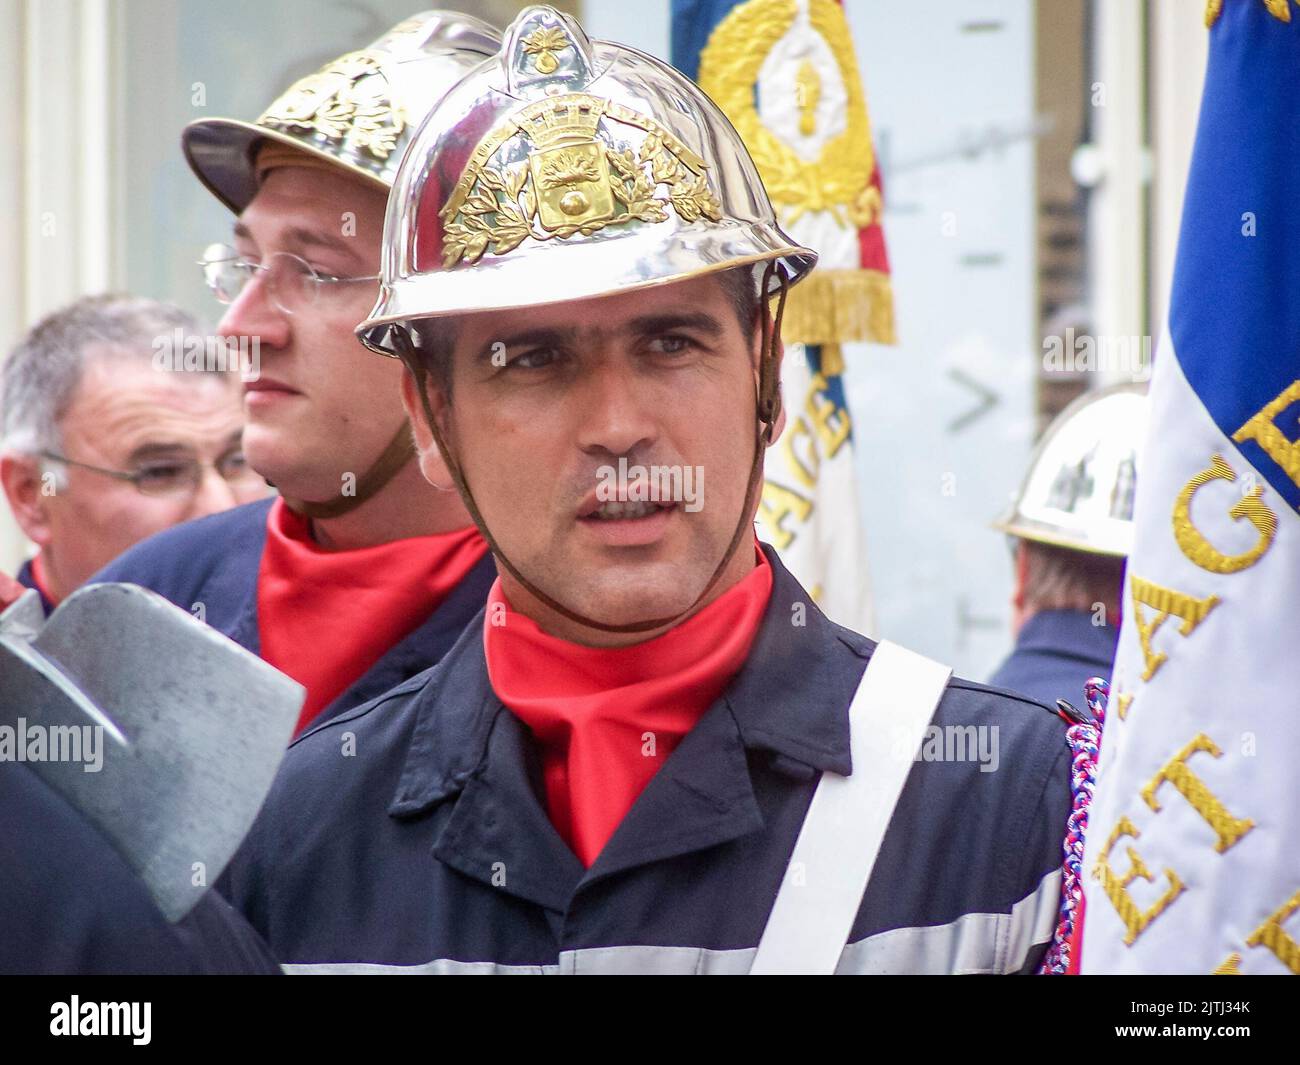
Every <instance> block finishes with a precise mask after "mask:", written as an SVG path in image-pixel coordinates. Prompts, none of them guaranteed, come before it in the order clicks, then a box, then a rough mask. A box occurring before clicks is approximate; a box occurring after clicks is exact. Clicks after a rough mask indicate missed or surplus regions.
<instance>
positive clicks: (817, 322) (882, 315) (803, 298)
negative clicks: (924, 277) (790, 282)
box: [781, 270, 898, 344]
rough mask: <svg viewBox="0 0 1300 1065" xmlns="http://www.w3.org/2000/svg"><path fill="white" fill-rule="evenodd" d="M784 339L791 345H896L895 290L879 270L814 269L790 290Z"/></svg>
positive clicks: (783, 329) (783, 325) (782, 331)
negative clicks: (863, 342)
mask: <svg viewBox="0 0 1300 1065" xmlns="http://www.w3.org/2000/svg"><path fill="white" fill-rule="evenodd" d="M781 334H782V336H783V337H784V338H785V339H786V340H787V341H788V342H789V343H792V344H795V343H798V344H841V343H847V342H849V341H854V340H870V341H874V342H875V343H877V344H896V343H898V339H897V337H896V336H895V334H894V289H893V285H892V283H891V282H890V279H889V275H888V274H883V273H881V272H880V271H879V270H814V271H813V272H812V273H811V274H809V275H808V277H806V278H805V279H804V280H803V281H801V282H800V283H799V284H798V285H796V286H795V287H794V288H792V289H791V290H790V297H789V302H788V303H787V304H786V308H785V320H784V322H783V323H782V328H781Z"/></svg>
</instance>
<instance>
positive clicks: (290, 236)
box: [284, 226, 360, 262]
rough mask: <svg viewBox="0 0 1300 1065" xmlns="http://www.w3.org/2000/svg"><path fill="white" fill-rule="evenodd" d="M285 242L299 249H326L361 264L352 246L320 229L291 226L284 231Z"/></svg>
mask: <svg viewBox="0 0 1300 1065" xmlns="http://www.w3.org/2000/svg"><path fill="white" fill-rule="evenodd" d="M284 241H285V243H286V244H292V245H294V246H295V247H298V248H324V249H325V250H326V251H333V252H338V253H339V254H340V255H346V256H347V257H348V258H350V259H352V260H354V261H357V262H360V260H359V259H358V258H357V254H356V252H355V251H353V250H352V245H351V244H350V243H349V242H348V241H346V240H344V239H343V238H342V237H337V236H335V235H334V234H333V233H322V232H321V231H320V230H318V229H306V228H304V227H302V226H290V227H289V228H288V229H286V230H285V231H284Z"/></svg>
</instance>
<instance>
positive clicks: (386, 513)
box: [100, 11, 500, 728]
mask: <svg viewBox="0 0 1300 1065" xmlns="http://www.w3.org/2000/svg"><path fill="white" fill-rule="evenodd" d="M499 41H500V38H499V35H498V34H497V32H496V31H495V30H494V29H492V28H491V27H490V26H487V25H486V24H484V23H482V22H480V21H479V20H478V19H474V18H471V17H469V16H466V15H460V14H457V13H455V12H447V11H430V12H424V13H423V14H420V15H416V16H413V17H411V18H408V19H406V20H404V21H403V22H402V23H400V24H399V25H397V26H395V27H394V28H393V29H391V30H389V31H388V32H387V33H385V34H384V35H383V36H382V37H381V38H379V40H377V41H375V42H374V43H373V44H371V45H369V46H368V47H366V48H363V49H361V50H360V51H353V52H349V53H348V54H346V55H344V56H341V57H340V58H338V59H336V60H333V61H332V62H330V63H328V64H326V66H325V67H324V68H322V69H321V70H320V71H318V72H317V73H315V74H312V75H310V76H308V77H306V78H304V79H302V80H301V81H299V82H297V83H295V84H294V85H293V86H291V87H290V88H289V89H288V90H287V91H286V92H284V93H283V94H282V95H281V96H280V97H278V98H277V99H276V100H275V101H274V102H273V103H272V104H271V105H270V106H269V107H268V108H267V110H266V111H265V112H264V113H263V114H262V115H261V117H260V118H258V119H257V121H255V122H244V121H239V120H236V119H226V118H209V119H202V120H200V121H197V122H194V123H192V124H191V125H190V126H188V127H187V128H186V130H185V132H184V134H183V136H182V147H183V149H184V152H185V156H186V159H187V160H188V161H189V163H190V166H191V168H192V169H193V170H194V172H195V174H196V175H197V177H198V178H199V180H200V181H202V182H203V184H204V185H205V186H206V187H207V188H208V189H209V190H211V192H212V193H213V195H215V196H216V197H217V199H219V200H220V201H221V202H222V203H223V204H225V205H226V206H227V207H228V208H230V210H231V211H232V212H234V214H235V216H236V217H235V218H234V219H233V237H232V241H233V243H232V244H230V245H223V244H217V245H214V246H212V247H210V248H209V249H208V250H207V251H206V252H205V253H204V254H203V255H202V256H201V258H202V260H203V262H202V264H201V265H202V270H203V272H204V276H205V278H206V280H207V282H208V284H209V286H210V287H211V289H212V291H213V294H214V295H215V297H216V298H217V299H218V300H219V301H220V302H222V303H223V304H225V305H226V308H225V314H224V317H223V318H222V320H221V323H220V326H219V332H220V333H222V334H223V335H224V336H226V337H228V338H229V339H230V340H231V342H232V344H237V345H240V347H241V350H243V349H244V348H243V346H244V345H247V346H248V347H249V350H250V354H251V353H252V352H253V351H255V352H256V354H257V359H256V360H255V361H254V360H251V359H250V360H248V361H249V362H252V363H253V369H254V372H253V373H249V374H246V375H245V376H246V378H247V379H246V380H245V381H244V397H243V399H244V408H245V413H246V416H247V424H246V428H245V430H244V437H243V444H244V453H245V454H246V456H247V458H248V461H249V464H250V465H251V466H252V467H253V468H254V469H255V470H257V472H258V473H260V474H262V475H263V476H264V477H265V478H266V479H267V480H268V481H270V482H272V483H273V484H274V485H275V486H276V487H277V488H278V489H279V491H280V497H279V498H278V499H276V500H274V501H272V500H267V501H265V502H261V503H257V504H254V505H251V506H246V507H239V508H236V509H235V510H233V511H230V512H229V513H228V514H226V515H224V516H222V517H221V518H220V520H219V521H217V522H215V523H211V522H209V523H204V524H202V525H187V526H184V527H182V528H180V529H177V530H175V531H173V532H172V533H170V534H169V535H167V536H164V537H158V538H155V539H153V540H151V541H149V542H148V543H147V544H144V545H142V546H141V547H139V548H138V549H136V550H134V551H131V552H128V553H127V554H126V555H125V556H123V557H122V558H120V559H119V560H118V561H117V562H115V563H114V564H112V565H111V566H109V567H108V568H107V569H106V570H104V571H102V572H101V574H100V579H103V580H115V581H128V582H132V583H136V584H142V585H144V586H145V587H148V588H151V589H153V590H154V591H156V592H159V593H161V594H162V595H164V596H166V597H167V598H168V599H170V600H172V602H174V603H176V604H177V605H179V606H182V607H184V608H185V609H186V610H191V609H194V607H195V604H201V605H202V611H203V617H204V618H205V620H207V621H208V623H209V624H211V625H213V626H214V627H216V628H218V629H219V630H221V631H222V632H224V633H225V634H226V635H228V636H230V637H231V638H232V639H234V640H235V641H236V642H238V643H240V644H242V645H243V646H244V647H247V648H249V649H250V650H253V651H256V652H257V653H259V654H261V655H262V657H263V658H265V659H266V660H267V661H269V662H270V663H271V664H272V665H274V666H276V667H278V668H279V669H280V670H282V671H283V672H285V673H288V674H289V675H290V676H291V677H293V678H294V679H295V680H298V681H299V682H301V683H302V684H303V685H304V686H305V687H306V688H307V690H308V696H307V702H306V704H305V706H304V708H303V714H302V718H301V720H300V722H299V726H300V728H305V727H306V726H307V725H308V724H310V723H311V722H312V721H314V720H316V719H318V718H319V717H320V716H321V715H326V716H328V715H329V714H331V713H337V712H340V711H342V710H346V709H348V708H349V707H352V706H356V705H357V704H359V703H362V702H364V701H366V700H367V699H369V698H371V697H373V696H375V695H378V694H379V693H381V692H383V691H384V690H386V689H387V688H389V687H391V686H392V685H393V684H396V683H397V682H399V681H401V680H404V679H405V678H406V677H409V676H411V675H413V674H415V673H417V672H419V671H420V670H422V669H425V668H427V667H428V666H429V665H430V664H432V663H433V662H435V661H437V659H438V657H439V656H440V655H441V654H442V652H443V651H445V650H446V649H447V648H448V647H450V646H451V644H452V642H453V641H454V640H455V638H456V636H457V635H458V634H459V632H460V630H461V628H462V627H463V626H464V625H465V623H466V622H467V621H468V620H469V619H470V618H472V617H473V616H474V614H475V613H476V612H477V611H478V609H479V608H480V606H481V605H482V602H483V599H484V597H485V595H486V593H487V589H488V587H489V585H490V584H491V579H492V576H493V573H492V564H491V561H490V559H489V558H488V557H487V545H486V543H485V542H484V541H483V539H482V537H480V536H479V534H478V532H477V530H476V529H475V528H474V526H473V524H472V523H471V522H470V520H469V516H468V514H467V513H466V511H465V508H464V506H463V505H462V504H461V502H460V500H459V498H458V497H457V496H456V493H455V492H453V491H451V490H450V488H451V485H450V480H449V478H448V477H447V475H446V473H445V472H443V473H442V474H440V475H438V476H437V477H435V481H436V482H440V483H441V484H442V485H443V487H444V489H445V490H443V491H438V490H436V489H435V488H433V487H430V485H429V484H427V483H426V482H425V480H424V479H423V477H422V475H421V471H420V469H419V466H418V464H417V463H416V462H415V456H414V451H413V448H412V442H411V430H410V426H409V424H408V422H407V419H406V415H405V412H404V410H403V408H402V404H401V399H400V395H399V389H398V381H399V378H400V376H401V374H400V370H399V368H398V367H396V366H393V365H391V364H387V363H384V362H383V361H382V360H379V359H375V358H374V357H373V356H372V355H370V353H369V352H367V351H366V350H365V349H364V348H363V347H362V346H361V345H360V344H358V343H357V339H356V337H355V335H354V334H353V330H354V328H355V327H356V324H357V323H358V322H359V321H360V320H361V319H362V318H363V317H365V315H366V311H367V309H368V308H369V307H370V306H371V305H372V303H373V302H374V298H375V292H376V289H377V282H378V274H379V259H380V239H381V236H382V231H383V218H384V210H385V206H386V203H387V195H388V190H389V187H390V186H391V185H392V182H393V179H394V177H395V175H396V172H397V166H398V161H399V160H400V159H401V158H402V153H403V151H404V150H405V148H406V146H407V145H408V144H409V143H410V141H411V139H412V137H413V136H414V133H415V130H416V128H417V127H418V125H419V122H420V120H421V119H422V118H423V117H424V115H425V114H426V113H427V112H428V111H429V109H430V108H431V107H432V106H433V105H434V103H435V102H436V101H437V100H438V99H439V97H440V96H441V95H442V93H443V92H445V91H446V90H447V89H448V88H450V87H451V86H452V85H453V84H454V83H455V82H456V81H457V79H459V78H460V77H461V76H462V75H463V74H465V73H466V72H467V71H469V70H471V69H473V67H474V66H476V65H477V64H478V63H480V62H482V61H483V60H484V59H485V58H487V57H488V56H490V55H491V54H492V53H493V52H495V50H496V48H497V47H498V44H499ZM252 345H256V347H255V348H254V347H252ZM425 465H426V466H429V462H427V461H426V463H425ZM363 614H364V615H369V616H371V617H372V618H373V619H374V620H372V621H371V623H369V624H367V625H357V624H356V623H355V618H356V617H357V616H358V615H363Z"/></svg>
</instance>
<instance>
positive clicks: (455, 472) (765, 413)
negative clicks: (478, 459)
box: [392, 262, 790, 633]
mask: <svg viewBox="0 0 1300 1065" xmlns="http://www.w3.org/2000/svg"><path fill="white" fill-rule="evenodd" d="M773 278H775V280H776V285H777V304H776V316H775V319H774V318H773V317H772V316H771V315H770V314H769V313H768V312H769V310H770V300H771V295H772V293H771V291H770V290H769V282H770V281H771V280H772V279H773ZM789 286H790V282H789V278H788V277H787V276H786V273H785V270H784V268H783V267H781V266H780V265H779V264H778V263H773V262H769V263H768V264H767V265H766V267H765V269H764V271H763V281H762V313H761V318H762V345H761V350H760V351H759V369H758V397H757V404H756V411H755V421H756V431H755V438H754V459H753V462H751V463H750V467H749V483H748V485H747V487H746V489H745V503H744V506H743V508H742V509H741V512H740V520H739V521H738V522H737V523H736V531H735V532H734V533H732V535H731V543H730V544H729V545H728V546H727V552H726V554H725V555H723V556H722V561H721V562H719V563H718V565H717V568H716V569H715V570H714V571H713V576H711V577H710V578H709V581H708V583H707V584H706V585H705V586H704V590H703V591H702V592H700V594H699V595H698V596H696V598H695V601H694V602H693V603H691V605H690V606H688V607H687V608H686V609H685V610H683V611H681V612H680V613H678V614H673V615H670V616H668V617H662V618H651V619H649V620H647V621H635V622H631V623H628V624H625V625H610V624H608V623H607V622H604V621H599V620H597V619H596V618H592V617H588V616H587V615H586V614H581V613H579V612H578V611H576V610H571V609H570V608H569V607H567V606H565V605H564V604H563V603H561V602H560V601H559V600H557V599H555V598H553V597H552V596H550V595H547V594H546V593H545V592H544V591H542V590H541V589H540V588H538V587H537V585H535V584H534V583H533V582H532V581H530V580H529V579H528V578H527V577H525V576H524V575H523V574H522V573H520V572H519V570H518V568H517V567H516V566H515V564H514V563H513V562H511V561H510V559H509V558H508V557H507V556H506V554H505V552H504V551H502V550H501V547H500V545H499V544H498V543H497V541H496V538H495V537H494V536H493V535H492V532H491V530H489V529H488V527H487V522H485V521H484V520H483V515H482V513H481V512H480V511H479V508H478V504H477V503H476V502H475V500H474V493H473V492H471V491H470V487H469V483H468V482H467V481H466V480H465V473H464V470H463V469H462V467H461V464H460V460H459V458H458V457H457V456H456V454H455V453H454V452H453V451H452V449H451V448H450V447H449V446H448V444H447V441H446V439H445V438H444V436H443V433H442V430H441V429H439V428H438V419H437V418H436V417H434V413H433V406H432V404H430V402H429V394H428V389H427V387H426V385H427V383H428V376H429V374H428V369H427V368H426V367H425V366H424V364H423V362H422V360H421V359H420V357H419V354H418V352H416V350H415V346H414V344H412V342H411V335H410V333H409V332H408V331H407V329H406V327H405V326H403V325H394V326H393V327H392V343H393V347H394V350H395V351H396V352H397V356H398V358H400V359H401V360H402V362H403V363H405V364H406V367H407V369H408V370H410V371H411V375H412V376H413V377H414V378H415V383H416V387H417V388H418V389H419V393H420V403H421V405H422V407H423V409H424V420H425V421H426V422H427V423H428V426H429V431H430V432H431V433H432V434H433V439H434V442H435V443H436V444H437V446H438V452H439V454H440V455H441V456H442V459H443V461H444V462H445V463H446V464H447V469H448V471H449V472H450V473H451V479H452V481H453V482H454V483H455V485H456V490H457V491H458V492H460V497H461V499H462V500H464V502H465V509H466V510H468V511H469V515H470V517H471V518H472V519H473V520H474V524H475V525H477V526H478V529H479V532H481V533H482V534H483V539H485V540H486V541H487V542H488V546H489V547H490V548H491V549H492V553H493V554H494V555H495V556H496V558H497V561H498V562H500V564H501V565H502V567H504V569H505V570H506V572H507V573H509V574H510V576H512V577H513V578H514V579H515V580H517V581H518V582H519V583H520V584H521V585H523V587H524V588H526V589H527V590H528V592H529V594H531V595H532V596H534V597H535V598H536V599H537V600H538V601H539V602H541V603H543V604H545V605H546V606H547V607H548V608H550V609H551V610H554V611H555V612H556V613H557V614H559V615H561V616H562V617H565V618H568V619H569V620H570V621H573V622H576V623H577V624H579V625H583V626H586V627H587V628H590V629H596V630H598V631H600V632H613V633H636V632H650V631H652V630H654V629H662V628H666V627H668V626H670V625H673V624H676V623H677V622H678V621H680V620H682V619H683V618H686V617H688V616H690V615H691V614H692V613H694V612H695V611H696V610H697V609H699V607H700V605H701V604H702V603H703V602H704V600H705V599H706V598H707V597H708V595H709V593H710V592H711V591H712V590H713V588H714V586H715V585H716V584H717V583H718V581H719V580H721V578H722V574H723V572H724V571H725V570H726V568H727V566H728V565H729V564H730V562H731V560H732V558H733V557H734V556H735V554H736V551H737V549H738V548H739V547H740V545H741V544H742V543H743V542H744V539H745V534H746V532H748V531H750V529H751V521H752V519H751V517H750V515H751V514H752V513H753V509H754V506H755V503H756V502H757V499H758V493H759V491H760V490H761V489H762V484H763V455H764V453H765V452H766V450H767V446H768V445H769V444H770V443H771V442H772V436H773V434H774V433H775V432H776V422H777V418H778V417H779V416H780V413H781V380H780V359H779V354H778V351H777V345H778V344H779V343H780V340H781V318H782V316H783V315H784V314H785V298H786V293H787V292H788V291H789Z"/></svg>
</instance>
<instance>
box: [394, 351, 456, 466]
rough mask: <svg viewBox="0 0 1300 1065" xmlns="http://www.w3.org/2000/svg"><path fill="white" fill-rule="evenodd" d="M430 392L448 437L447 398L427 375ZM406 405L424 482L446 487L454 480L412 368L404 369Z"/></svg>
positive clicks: (433, 406) (431, 401)
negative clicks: (427, 413)
mask: <svg viewBox="0 0 1300 1065" xmlns="http://www.w3.org/2000/svg"><path fill="white" fill-rule="evenodd" d="M424 381H425V387H426V388H427V389H428V396H429V405H430V406H431V407H432V408H433V416H434V417H435V418H437V419H438V429H439V431H440V432H441V433H442V435H443V439H446V438H447V416H448V413H449V411H448V407H447V397H446V396H445V395H444V394H443V390H442V388H440V387H439V386H438V384H437V383H436V382H435V381H434V380H433V379H432V378H431V377H429V376H427V375H426V376H425V379H424ZM402 406H403V407H405V408H406V418H407V421H409V422H410V423H411V434H412V435H413V436H414V437H415V450H416V451H417V452H418V454H419V457H420V472H421V473H422V474H424V479H425V480H426V481H428V482H429V483H430V484H431V485H434V486H435V487H437V488H445V487H446V486H447V484H448V482H449V481H450V479H451V478H450V476H449V474H448V473H447V466H446V464H445V463H444V462H443V461H442V455H441V454H440V453H439V452H438V445H437V443H436V442H435V441H434V439H433V432H432V430H430V428H429V422H428V416H427V415H426V414H425V411H424V404H423V403H422V402H421V401H420V388H419V385H417V384H416V381H415V375H414V374H413V373H411V369H410V367H409V366H403V367H402Z"/></svg>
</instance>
